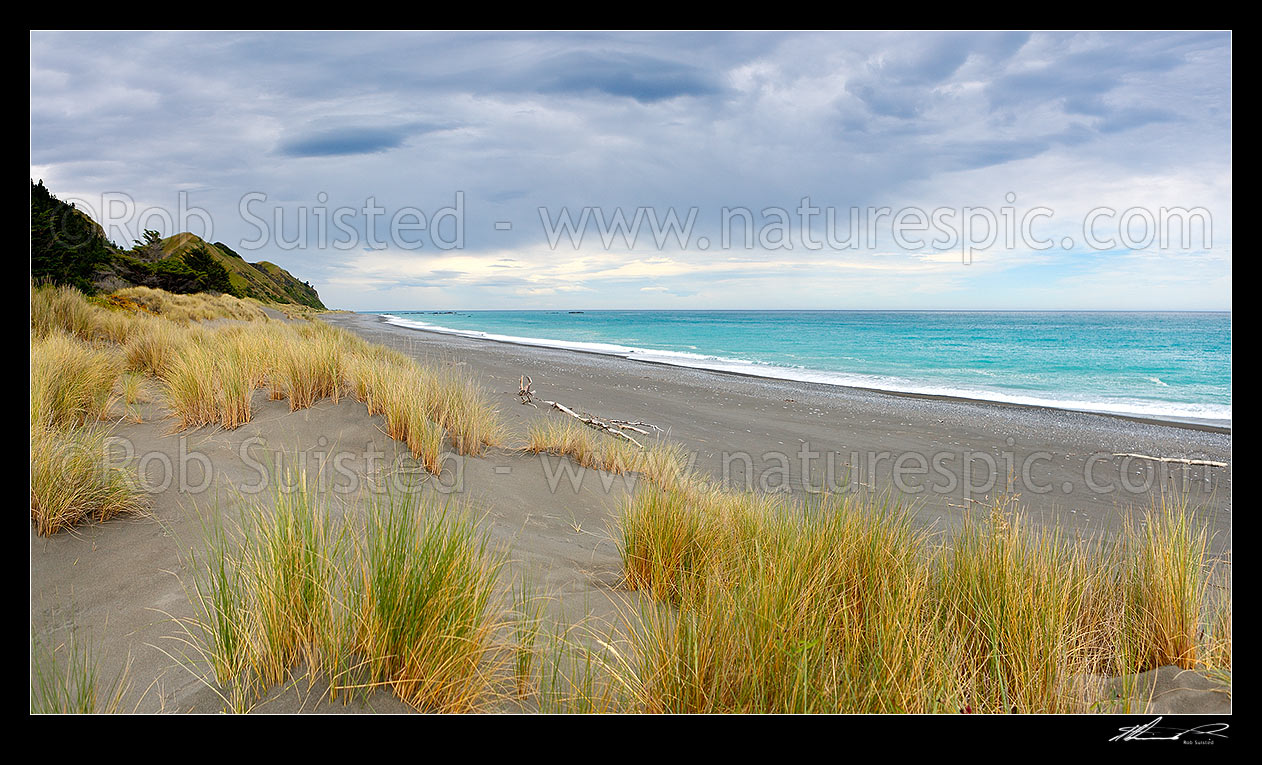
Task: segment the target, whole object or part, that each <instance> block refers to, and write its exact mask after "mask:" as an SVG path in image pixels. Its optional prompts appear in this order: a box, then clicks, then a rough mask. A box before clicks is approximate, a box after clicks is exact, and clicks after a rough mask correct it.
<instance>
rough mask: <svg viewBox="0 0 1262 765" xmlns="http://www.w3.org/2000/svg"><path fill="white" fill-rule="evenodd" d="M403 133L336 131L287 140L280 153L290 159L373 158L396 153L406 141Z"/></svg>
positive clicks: (404, 132) (384, 130)
mask: <svg viewBox="0 0 1262 765" xmlns="http://www.w3.org/2000/svg"><path fill="white" fill-rule="evenodd" d="M407 135H408V134H407V132H406V131H404V130H398V129H392V128H373V127H359V128H353V127H348V128H336V129H333V130H320V131H316V132H314V133H308V134H306V135H301V136H295V137H293V138H288V139H286V140H285V141H283V142H282V143H281V145H280V146H279V147H278V150H279V152H280V153H281V154H283V155H284V156H287V157H333V156H344V155H347V154H373V153H375V152H379V151H387V150H389V149H395V148H398V147H399V146H401V145H403V141H404V139H406V138H407Z"/></svg>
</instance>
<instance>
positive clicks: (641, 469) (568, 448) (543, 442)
mask: <svg viewBox="0 0 1262 765" xmlns="http://www.w3.org/2000/svg"><path fill="white" fill-rule="evenodd" d="M524 450H525V451H526V452H527V453H530V454H552V455H556V456H559V457H569V458H570V459H572V460H574V462H576V463H578V464H579V465H580V466H582V467H589V468H595V469H597V470H603V471H605V472H607V473H615V474H622V473H628V472H636V473H640V474H641V475H643V476H644V477H645V478H647V479H648V480H649V481H650V482H652V483H654V484H656V485H658V486H683V485H684V484H686V483H688V481H689V478H688V475H687V467H688V463H687V458H686V454H685V453H684V449H683V447H682V445H680V444H677V443H673V442H670V441H667V440H665V439H659V440H656V441H652V442H649V443H648V444H646V445H645V446H644V447H643V448H640V447H637V446H636V445H635V444H632V443H631V442H629V441H625V440H622V439H620V438H616V437H614V436H610V435H607V434H605V433H601V432H599V431H597V430H595V429H593V428H591V427H588V426H587V425H585V424H583V423H581V422H579V421H577V420H575V419H573V418H570V417H566V418H565V419H546V420H535V421H534V422H531V423H530V424H529V425H528V426H527V432H526V445H525V447H524Z"/></svg>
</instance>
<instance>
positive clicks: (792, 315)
mask: <svg viewBox="0 0 1262 765" xmlns="http://www.w3.org/2000/svg"><path fill="white" fill-rule="evenodd" d="M373 313H382V314H384V315H386V316H389V317H390V319H389V321H391V322H392V323H394V324H397V325H400V326H404V327H414V328H419V329H426V330H431V331H436V332H447V333H452V334H458V335H465V336H470V337H482V338H487V339H492V340H501V341H506V342H514V343H521V344H527V345H538V346H545V347H552V348H570V349H575V350H583V351H590V352H596V353H605V354H611V355H615V356H623V357H627V358H632V359H641V360H645V361H654V362H659V363H666V364H675V365H679V366H686V367H697V368H702V369H717V370H724V371H730V372H739V373H742V374H749V375H758V376H762V377H773V378H783V379H788V380H802V381H808V382H820V383H831V384H836V385H846V386H855V387H863V388H874V389H878V390H887V391H897V392H904V393H922V394H930V395H943V396H957V397H961V398H969V399H982V400H989V401H1003V402H1009V403H1017V404H1033V405H1038V406H1049V407H1056V408H1062V409H1075V410H1081V411H1090V412H1106V413H1112V414H1123V415H1132V416H1140V417H1152V418H1158V419H1169V420H1179V421H1191V422H1202V423H1211V424H1218V425H1228V426H1229V425H1230V423H1231V314H1230V313H1208V312H1207V313H1165V312H1161V313H1157V312H1153V313H1133V312H998V311H996V312H989V311H986V312H971V311H581V312H575V311H456V312H433V311H374V312H373Z"/></svg>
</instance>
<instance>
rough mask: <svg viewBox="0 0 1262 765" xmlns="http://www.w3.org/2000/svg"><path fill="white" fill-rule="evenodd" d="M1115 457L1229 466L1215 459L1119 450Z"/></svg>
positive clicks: (1183, 463) (1182, 463)
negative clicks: (1195, 458) (1192, 458)
mask: <svg viewBox="0 0 1262 765" xmlns="http://www.w3.org/2000/svg"><path fill="white" fill-rule="evenodd" d="M1113 456H1114V457H1136V458H1138V459H1141V460H1152V461H1153V462H1177V463H1179V464H1181V465H1208V466H1210V467H1222V468H1225V467H1227V463H1226V462H1215V461H1213V460H1185V459H1183V458H1181V457H1153V456H1150V455H1147V454H1131V453H1129V452H1118V453H1116V454H1114V455H1113Z"/></svg>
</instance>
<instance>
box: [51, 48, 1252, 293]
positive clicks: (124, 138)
mask: <svg viewBox="0 0 1262 765" xmlns="http://www.w3.org/2000/svg"><path fill="white" fill-rule="evenodd" d="M1230 54H1231V37H1230V35H1227V34H1213V33H1209V34H1202V33H1193V34H1175V33H1155V34H1128V33H1116V34H1100V33H1088V34H1061V33H1036V34H1027V33H943V34H934V33H873V32H864V33H821V34H781V33H723V34H714V33H670V34H647V33H620V34H610V33H595V32H583V33H553V34H539V33H407V34H402V33H399V34H395V33H389V34H373V33H362V34H361V33H355V34H343V33H286V34H275V33H266V34H265V33H45V32H36V33H32V35H31V59H30V71H31V75H30V76H31V110H30V119H31V123H30V128H31V155H30V160H31V172H32V174H36V175H38V176H40V177H43V178H44V179H45V180H46V181H47V183H48V185H49V186H50V188H52V189H53V191H54V193H58V194H61V195H64V196H74V197H76V198H79V199H83V200H85V201H90V200H91V198H92V197H93V195H95V196H96V197H97V198H98V200H99V199H100V197H101V195H104V194H108V193H111V192H122V193H126V194H129V195H130V196H131V197H133V198H134V200H135V203H136V207H137V208H138V209H144V208H146V207H158V208H162V209H169V210H175V209H176V208H177V205H178V204H179V200H178V199H177V194H178V193H179V192H181V191H186V192H188V200H187V201H188V203H189V204H191V205H194V206H196V207H200V208H203V209H205V210H208V211H210V212H211V213H212V214H213V215H214V223H215V231H214V237H215V238H216V239H218V240H220V241H225V242H228V243H229V244H231V245H233V246H234V247H235V244H236V243H237V242H241V241H245V240H249V239H253V238H254V236H255V233H256V232H255V230H254V229H253V228H252V227H251V225H250V224H249V222H248V221H247V220H245V219H243V216H242V215H241V214H240V213H239V209H240V204H241V200H242V199H243V197H244V196H245V195H246V194H250V193H261V194H265V195H266V197H267V201H266V202H265V203H260V204H257V205H256V206H255V208H253V209H256V211H257V213H258V215H261V216H264V217H265V218H266V219H268V220H269V221H270V220H272V218H273V216H274V215H279V216H281V217H282V218H283V219H284V231H285V232H286V233H285V237H286V239H290V238H292V237H293V236H294V232H296V231H298V230H302V229H304V228H305V229H306V230H307V231H308V233H309V234H310V236H309V242H308V243H307V244H306V245H304V246H299V247H288V248H281V247H279V246H276V245H275V244H274V243H269V244H264V245H262V246H260V247H258V248H257V250H256V251H252V252H250V253H249V257H250V258H251V259H263V258H266V259H269V260H273V261H275V262H277V263H279V264H280V265H282V266H284V267H286V268H289V269H290V270H293V271H295V272H296V273H299V274H301V275H302V276H303V277H304V278H310V279H311V280H312V281H314V282H315V283H316V284H317V285H320V284H321V283H322V280H327V281H328V283H329V284H330V285H342V286H330V287H329V288H328V290H332V292H331V293H329V294H330V297H331V298H332V299H333V300H334V301H336V302H339V304H347V305H355V304H356V303H355V300H356V298H355V295H356V294H357V290H368V289H370V288H369V287H368V286H367V285H366V283H365V284H360V283H358V282H354V280H353V279H352V278H351V277H352V276H354V269H346V268H345V267H344V266H345V261H346V259H347V257H346V256H347V253H346V252H345V251H339V250H335V249H334V248H332V247H330V246H322V245H321V244H320V241H319V237H318V234H319V231H318V227H319V225H321V221H320V220H318V219H316V218H315V217H313V216H312V214H311V210H312V209H313V208H314V207H315V205H316V204H317V200H318V199H327V203H325V204H327V206H328V207H329V208H337V207H339V206H345V207H347V208H353V209H356V210H359V209H360V208H363V207H364V206H365V205H367V204H368V202H369V200H372V203H373V204H374V205H377V206H380V207H382V208H384V209H385V210H386V211H387V212H386V214H385V215H384V216H383V217H381V218H379V219H377V220H376V222H375V225H374V227H373V233H374V234H375V235H378V236H379V237H384V236H385V235H386V234H387V233H388V231H389V217H390V215H392V214H393V213H394V212H395V211H397V210H399V209H401V208H404V207H414V208H418V209H421V210H423V211H425V212H426V213H427V214H431V215H432V214H433V213H435V211H437V210H440V209H442V208H444V207H450V206H452V205H454V204H455V200H456V195H457V193H461V194H463V200H464V201H463V205H464V209H465V213H466V225H465V231H464V235H465V241H464V244H465V249H466V250H467V251H469V252H471V253H494V254H496V255H498V254H505V253H507V254H512V255H514V256H515V257H517V259H518V260H519V261H520V262H521V265H522V267H523V269H532V270H533V269H537V268H539V267H540V266H541V265H546V264H547V263H548V262H550V261H552V260H555V257H554V256H553V255H552V254H550V253H546V252H541V251H540V249H539V248H540V245H541V242H543V241H544V237H543V235H542V233H541V227H540V213H539V209H540V208H544V209H545V210H546V211H548V212H549V213H550V214H552V215H553V216H555V215H556V213H557V211H559V210H560V209H561V208H563V207H565V208H568V209H570V210H572V211H575V212H576V213H577V211H579V210H581V209H582V208H583V207H585V206H593V205H594V206H602V207H604V208H606V209H610V208H613V207H622V208H624V209H625V210H626V211H627V213H628V215H630V214H633V212H634V210H635V209H636V208H637V207H642V206H649V207H652V208H654V209H656V210H659V211H661V212H663V213H664V212H665V211H666V210H667V209H668V208H674V209H676V210H678V211H680V212H681V213H686V211H687V210H688V209H691V208H693V207H695V208H698V209H699V210H700V211H701V218H700V223H699V224H698V225H699V226H700V228H701V229H702V230H701V231H700V232H699V233H705V234H707V235H709V236H711V237H712V238H713V237H714V236H715V232H714V231H713V230H710V228H707V227H712V226H713V225H714V221H715V219H716V218H717V215H716V214H715V213H716V211H717V210H718V209H719V208H720V207H722V206H745V207H749V208H751V209H754V210H759V209H761V208H763V207H767V206H784V207H788V208H792V207H794V206H795V205H796V204H797V201H798V200H799V199H801V198H802V197H803V196H810V197H811V198H812V200H813V201H814V202H815V203H816V204H820V205H829V206H834V207H837V208H845V207H849V206H860V207H862V206H868V205H893V206H895V207H897V206H898V205H899V204H900V203H905V202H916V203H923V204H953V205H955V204H978V203H989V202H991V201H994V200H992V199H991V198H990V197H996V198H998V197H1001V196H1002V194H1003V192H1004V191H1006V190H1009V189H1011V190H1013V191H1016V192H1018V193H1020V194H1021V195H1022V198H1023V199H1030V201H1031V203H1034V204H1036V203H1039V202H1040V201H1041V200H1037V199H1032V197H1035V196H1039V195H1051V194H1059V195H1061V204H1063V205H1068V204H1070V203H1071V202H1072V203H1074V204H1076V203H1078V202H1080V201H1089V200H1087V199H1086V196H1087V195H1088V194H1089V193H1094V192H1093V191H1092V189H1095V188H1112V187H1114V186H1118V187H1122V188H1126V189H1136V190H1144V189H1149V188H1154V186H1153V184H1152V183H1151V182H1150V181H1151V179H1154V178H1160V179H1163V180H1162V181H1161V183H1160V184H1158V186H1159V187H1162V188H1176V189H1182V188H1184V187H1186V188H1188V189H1190V190H1191V191H1189V192H1188V193H1189V194H1191V193H1192V192H1195V193H1198V194H1199V193H1202V192H1203V193H1205V194H1206V195H1208V196H1210V197H1212V196H1213V194H1218V195H1219V197H1214V198H1221V195H1222V193H1223V192H1222V191H1221V190H1222V189H1223V187H1224V185H1225V187H1226V192H1225V193H1226V196H1227V198H1228V199H1229V195H1230V177H1231V176H1230V168H1231V165H1230V145H1231V144H1230V127H1231V88H1230V86H1231V81H1230V64H1231V56H1230ZM1084 173H1085V174H1086V175H1085V176H1084ZM1188 179H1192V180H1188ZM1198 184H1199V185H1198ZM1063 189H1072V190H1073V191H1072V192H1069V191H1063ZM988 195H989V196H988ZM1185 196H1186V195H1185ZM1197 203H1200V201H1199V200H1198V199H1197V198H1191V197H1189V198H1187V199H1186V201H1185V202H1184V204H1188V205H1191V204H1197ZM303 210H305V211H306V212H305V214H306V215H307V218H306V219H302V218H300V217H299V214H300V212H301V211H303ZM707 213H709V215H708V216H707ZM1224 217H1225V218H1226V220H1227V221H1228V223H1227V224H1226V228H1225V229H1224V228H1221V227H1216V232H1215V233H1216V238H1218V234H1219V232H1223V231H1224V230H1225V232H1226V234H1225V235H1226V237H1227V240H1228V241H1229V238H1230V224H1229V220H1230V209H1229V206H1228V209H1227V211H1226V213H1225V215H1224ZM501 221H509V222H511V223H512V227H511V229H496V228H495V225H494V224H495V223H497V222H501ZM328 223H329V221H328V219H327V218H326V219H324V221H323V225H326V226H327V225H328ZM349 225H350V226H351V227H352V228H353V229H354V230H355V231H356V233H357V234H358V235H360V236H363V235H364V234H365V228H366V227H367V224H365V223H364V222H363V220H362V219H361V217H357V216H352V217H351V218H350V223H349ZM447 230H450V229H449V228H448V229H447ZM329 236H330V237H333V238H336V236H337V232H336V231H333V232H331V233H329ZM118 238H119V239H120V240H122V239H125V238H126V237H121V236H120V237H118ZM598 240H599V237H598V236H596V235H594V234H593V235H591V236H590V237H588V241H589V242H598ZM646 241H647V238H646ZM238 249H239V250H240V251H244V250H245V249H247V248H238ZM374 251H378V248H374V247H371V246H368V244H367V243H365V242H359V243H358V244H357V245H356V246H355V247H354V248H353V252H354V254H356V255H358V254H360V253H362V252H374ZM434 252H435V249H434V248H433V247H432V246H431V245H428V244H427V245H426V247H425V248H423V249H422V250H421V251H420V254H422V255H424V254H434ZM528 253H529V254H528ZM569 253H570V254H571V255H572V254H573V251H572V250H571V251H569ZM462 265H464V264H457V265H456V266H455V267H453V268H451V269H444V270H451V271H462V270H463V268H462ZM503 271H504V269H496V271H495V273H497V274H502V273H503ZM348 274H349V275H348ZM452 278H453V279H454V278H457V277H452ZM466 278H467V277H459V279H466ZM681 279H682V277H681ZM400 283H402V282H400ZM426 283H427V282H426V280H425V279H419V280H417V281H416V286H418V287H422V286H424V285H425V284H426ZM496 285H497V289H502V290H506V291H507V290H512V289H518V288H519V289H522V290H527V289H533V288H534V287H535V286H537V285H534V284H533V283H531V282H529V281H526V280H523V281H522V282H496ZM646 285H647V286H652V285H656V286H661V287H664V288H665V290H660V291H659V292H661V294H667V292H666V290H674V291H676V292H678V291H681V290H682V291H687V292H692V291H697V290H700V291H701V292H702V293H704V292H705V288H704V287H698V286H697V285H694V284H685V283H683V282H682V281H678V282H674V283H670V282H666V281H662V280H661V279H658V280H651V279H646V280H643V281H642V282H636V283H634V284H632V285H631V286H632V287H633V288H634V289H633V290H632V291H634V292H638V286H646ZM487 286H490V284H489V282H488V283H487ZM627 286H628V285H625V284H624V285H622V289H623V290H624V291H623V292H619V293H616V294H611V295H606V296H604V297H606V298H609V299H612V300H620V299H621V295H623V294H626V292H625V288H626V287H627ZM372 289H376V287H375V286H374V287H372ZM453 289H454V287H453ZM459 289H461V290H467V292H463V293H461V294H462V295H465V296H467V297H468V298H469V299H470V301H471V302H470V304H474V303H476V300H474V299H473V298H474V297H476V295H477V292H476V289H477V288H476V287H475V286H468V285H462V286H460V287H459ZM593 289H595V287H593ZM339 290H340V292H339ZM645 294H657V293H656V292H654V293H645ZM598 298H599V296H598ZM523 300H526V298H523ZM595 302H600V301H599V299H597V300H596V301H595Z"/></svg>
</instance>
